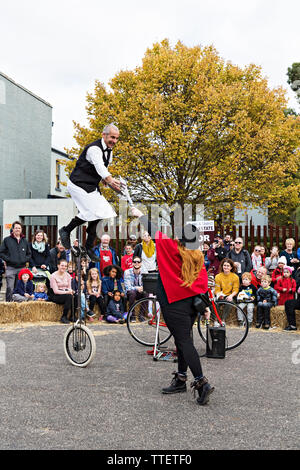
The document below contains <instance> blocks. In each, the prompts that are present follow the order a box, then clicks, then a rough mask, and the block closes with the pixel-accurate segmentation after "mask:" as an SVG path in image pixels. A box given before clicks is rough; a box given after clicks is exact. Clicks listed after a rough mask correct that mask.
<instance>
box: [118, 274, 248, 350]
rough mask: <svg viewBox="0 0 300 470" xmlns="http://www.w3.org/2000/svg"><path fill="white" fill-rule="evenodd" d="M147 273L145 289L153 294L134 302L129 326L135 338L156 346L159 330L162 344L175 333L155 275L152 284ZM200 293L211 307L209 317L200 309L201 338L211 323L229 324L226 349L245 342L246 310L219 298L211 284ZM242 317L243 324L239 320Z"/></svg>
mask: <svg viewBox="0 0 300 470" xmlns="http://www.w3.org/2000/svg"><path fill="white" fill-rule="evenodd" d="M146 276H147V275H145V274H144V275H143V285H144V289H145V291H146V292H147V291H148V294H149V291H150V292H151V294H150V295H152V296H151V297H145V298H143V299H140V300H138V301H137V302H135V303H134V304H133V305H132V307H131V308H130V309H129V312H128V315H127V328H128V331H129V333H130V335H131V336H132V337H133V339H135V341H137V342H138V343H140V344H142V345H144V346H156V337H157V333H158V335H159V344H160V345H162V344H164V343H166V342H167V341H168V340H169V339H170V338H171V336H172V335H171V333H170V331H169V330H168V328H167V325H166V324H165V322H164V320H163V317H162V312H161V308H160V305H159V302H158V300H157V297H156V295H155V293H153V292H155V286H153V283H154V279H152V285H151V286H150V287H149V285H148V283H147V281H148V279H147V277H146ZM148 276H149V275H148ZM152 276H153V275H152ZM157 276H158V274H157ZM199 297H200V298H201V300H202V301H203V303H204V304H205V307H208V309H209V311H210V315H209V318H206V317H207V315H205V313H203V314H201V313H199V315H198V317H197V329H198V332H199V334H200V337H201V339H202V340H203V341H204V342H205V343H206V341H207V340H206V332H207V328H208V327H209V326H225V327H226V347H225V349H226V350H227V351H229V350H231V349H234V348H236V347H238V346H239V345H240V344H242V342H243V341H244V340H245V339H246V337H247V334H248V330H249V324H248V319H247V316H246V314H245V312H244V311H243V310H242V309H241V308H240V307H239V306H238V305H237V304H235V303H234V302H229V301H228V300H215V299H214V295H213V293H212V290H211V288H210V287H208V291H207V294H199ZM149 307H150V308H149ZM238 321H239V322H241V324H242V326H240V325H239V324H238Z"/></svg>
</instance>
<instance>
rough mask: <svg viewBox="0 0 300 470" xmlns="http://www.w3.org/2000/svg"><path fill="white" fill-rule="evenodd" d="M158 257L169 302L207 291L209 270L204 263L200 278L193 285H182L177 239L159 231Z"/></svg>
mask: <svg viewBox="0 0 300 470" xmlns="http://www.w3.org/2000/svg"><path fill="white" fill-rule="evenodd" d="M155 243H156V257H157V264H158V269H159V274H160V277H161V280H162V283H163V286H164V288H165V291H166V295H167V298H168V302H169V303H172V302H176V301H177V300H182V299H186V298H188V297H192V296H195V295H197V294H204V293H205V292H207V280H208V279H207V272H206V269H205V266H204V263H203V266H202V269H201V270H200V272H199V275H198V278H197V279H196V281H194V283H193V284H192V285H191V287H182V285H181V284H182V282H183V281H182V279H181V277H180V276H181V266H182V258H181V256H180V254H179V250H178V245H177V241H176V240H173V239H171V238H168V237H167V236H166V235H164V234H163V233H161V232H159V231H157V232H156V234H155Z"/></svg>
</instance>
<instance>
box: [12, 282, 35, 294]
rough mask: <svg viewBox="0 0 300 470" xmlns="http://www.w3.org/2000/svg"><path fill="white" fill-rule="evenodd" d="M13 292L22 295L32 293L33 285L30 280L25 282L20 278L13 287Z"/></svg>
mask: <svg viewBox="0 0 300 470" xmlns="http://www.w3.org/2000/svg"><path fill="white" fill-rule="evenodd" d="M14 294H19V295H23V297H24V294H29V295H33V294H34V285H33V282H32V281H27V282H26V283H25V282H23V281H22V279H21V280H18V282H17V285H16V287H15V289H14Z"/></svg>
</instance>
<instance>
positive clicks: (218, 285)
mask: <svg viewBox="0 0 300 470" xmlns="http://www.w3.org/2000/svg"><path fill="white" fill-rule="evenodd" d="M22 231H23V227H22V224H21V223H20V222H14V224H12V230H11V234H10V236H9V237H6V238H5V239H4V240H3V243H2V245H1V247H0V284H2V275H3V274H4V273H5V275H6V301H7V302H10V301H14V302H23V301H51V302H55V303H57V304H60V305H62V306H63V314H62V317H61V322H63V323H69V320H70V319H74V318H73V315H74V312H75V311H76V310H77V303H78V295H77V294H78V287H79V286H78V272H77V269H76V265H75V264H74V263H73V262H72V259H71V250H68V251H67V250H65V248H64V247H63V246H62V244H61V243H60V241H58V242H57V244H56V246H55V247H54V248H52V249H50V247H49V244H48V241H47V237H46V234H45V233H44V231H43V230H37V231H36V232H35V234H34V236H33V239H32V242H31V243H29V242H28V241H27V240H26V239H25V237H24V235H23V233H22ZM74 246H75V247H76V246H78V240H75V241H74ZM202 249H203V254H204V262H205V267H206V269H207V271H208V273H209V274H210V275H211V276H213V277H214V284H215V285H214V293H215V296H216V297H217V298H219V299H227V300H230V301H234V302H237V303H238V304H239V306H240V307H241V308H242V309H243V310H244V311H245V313H246V314H247V317H248V321H249V324H250V325H251V324H252V322H253V314H254V309H255V308H256V325H255V326H256V327H257V328H260V327H261V326H263V327H264V328H265V329H268V328H270V326H271V319H270V309H271V308H272V307H273V306H276V305H283V306H284V308H285V312H286V315H287V321H288V326H287V327H286V328H285V330H286V331H293V330H296V329H297V328H296V317H295V310H297V309H300V248H298V250H297V249H296V248H295V241H294V240H293V239H291V238H288V239H287V240H286V241H285V249H284V250H282V251H280V250H279V249H278V247H276V246H274V247H272V249H271V250H270V253H267V250H266V249H265V247H264V246H262V245H257V246H255V247H254V250H253V253H252V254H250V253H249V252H248V251H247V250H246V249H244V243H243V239H242V238H241V237H236V238H235V239H234V240H232V238H231V236H230V235H226V236H225V238H224V239H222V237H220V236H216V237H215V239H214V241H213V243H212V244H210V243H204V245H203V248H202ZM94 251H95V253H96V254H97V256H98V257H99V260H100V261H99V262H98V263H94V262H90V260H89V259H88V258H82V260H81V270H80V278H81V300H80V302H81V305H80V309H79V310H80V315H81V317H82V318H83V317H84V316H85V312H86V314H87V319H88V320H89V321H94V320H95V317H96V314H95V311H94V309H95V306H96V305H97V306H98V309H99V317H98V318H99V321H102V320H106V321H107V322H113V323H124V321H125V319H126V315H127V311H128V309H130V307H131V306H132V305H133V304H134V302H135V301H136V300H138V299H140V298H143V297H146V296H147V294H146V293H145V292H144V289H143V283H142V274H143V273H147V272H153V271H157V263H156V248H155V242H154V240H152V239H151V237H150V235H149V234H148V233H147V232H145V233H144V235H143V239H142V242H141V243H138V242H137V239H136V237H135V236H134V235H132V236H131V237H130V238H129V240H128V241H127V242H126V244H125V248H124V252H123V253H122V256H121V259H119V258H118V256H117V254H116V252H115V250H114V249H113V248H112V247H110V237H109V235H108V234H104V235H103V236H102V237H101V240H100V243H99V245H97V246H96V247H95V249H94ZM238 320H239V321H240V322H242V319H240V318H238Z"/></svg>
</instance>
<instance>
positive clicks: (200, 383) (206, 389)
mask: <svg viewBox="0 0 300 470" xmlns="http://www.w3.org/2000/svg"><path fill="white" fill-rule="evenodd" d="M191 387H192V388H193V389H194V393H195V392H196V390H197V392H198V395H199V397H198V398H197V403H198V405H201V406H203V405H206V404H207V403H208V401H209V397H210V395H211V394H212V393H213V391H214V389H215V388H214V387H212V386H211V385H210V384H209V383H208V380H207V378H206V377H202V378H201V379H199V380H197V381H195V382H192V383H191Z"/></svg>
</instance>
